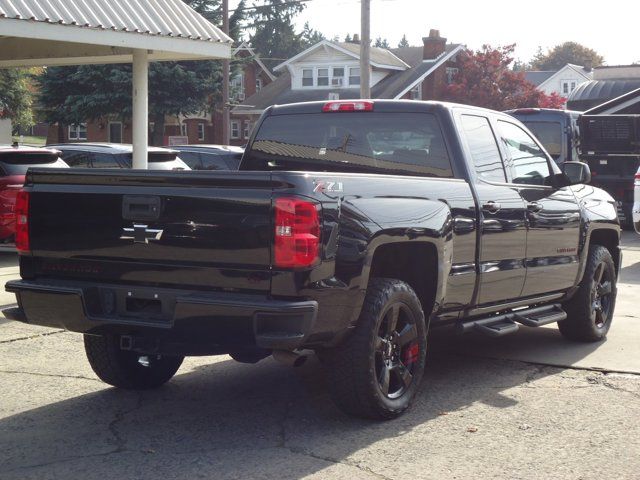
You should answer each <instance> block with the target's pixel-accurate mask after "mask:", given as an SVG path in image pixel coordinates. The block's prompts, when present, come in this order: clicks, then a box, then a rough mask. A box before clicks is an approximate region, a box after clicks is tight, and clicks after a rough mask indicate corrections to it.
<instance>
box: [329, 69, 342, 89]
mask: <svg viewBox="0 0 640 480" xmlns="http://www.w3.org/2000/svg"><path fill="white" fill-rule="evenodd" d="M332 73H333V76H332V78H331V86H333V87H341V86H342V85H344V67H334V68H333V72H332Z"/></svg>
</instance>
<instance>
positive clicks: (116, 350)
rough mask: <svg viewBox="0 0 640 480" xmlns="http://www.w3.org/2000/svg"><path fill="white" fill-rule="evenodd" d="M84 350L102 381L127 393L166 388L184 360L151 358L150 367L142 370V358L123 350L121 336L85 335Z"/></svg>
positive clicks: (149, 359) (148, 357)
mask: <svg viewBox="0 0 640 480" xmlns="http://www.w3.org/2000/svg"><path fill="white" fill-rule="evenodd" d="M84 349H85V352H86V354H87V359H88V360H89V364H90V365H91V368H92V369H93V371H94V372H95V374H96V375H97V376H98V377H99V378H100V380H102V381H103V382H105V383H108V384H109V385H113V386H114V387H118V388H124V389H127V390H148V389H152V388H157V387H159V386H161V385H163V384H165V383H166V382H168V381H169V380H171V378H172V377H173V376H174V375H175V374H176V372H177V371H178V369H179V368H180V365H181V364H182V361H183V360H184V357H179V356H164V355H148V356H146V357H147V358H146V360H147V362H145V363H148V366H143V365H142V364H141V363H140V361H139V360H140V358H141V356H142V354H140V353H137V352H133V351H130V350H121V349H120V337H119V336H118V335H100V336H98V335H85V336H84Z"/></svg>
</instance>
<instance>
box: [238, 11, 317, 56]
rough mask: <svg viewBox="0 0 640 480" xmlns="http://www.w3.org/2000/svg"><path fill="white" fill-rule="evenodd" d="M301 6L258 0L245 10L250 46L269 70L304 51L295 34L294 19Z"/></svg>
mask: <svg viewBox="0 0 640 480" xmlns="http://www.w3.org/2000/svg"><path fill="white" fill-rule="evenodd" d="M304 8H305V5H304V4H303V3H294V2H291V1H290V0H260V3H258V4H255V5H254V8H253V9H252V10H249V11H247V26H248V27H249V29H251V30H252V31H253V34H252V35H251V37H250V41H251V45H252V46H253V48H254V49H255V50H256V51H257V52H258V53H259V54H260V56H261V57H262V60H263V61H264V62H265V64H266V65H267V66H268V67H270V68H273V67H274V66H276V65H277V64H279V63H281V62H282V61H284V60H287V59H289V58H291V57H293V56H294V55H296V54H297V53H299V52H300V51H302V50H303V49H304V40H303V38H302V33H297V32H296V30H295V26H294V23H293V19H294V18H295V16H296V15H297V14H298V13H300V12H301V11H302V10H304Z"/></svg>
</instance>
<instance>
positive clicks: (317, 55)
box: [233, 29, 464, 116]
mask: <svg viewBox="0 0 640 480" xmlns="http://www.w3.org/2000/svg"><path fill="white" fill-rule="evenodd" d="M463 49H464V46H463V45H460V44H450V43H447V39H446V38H443V37H441V36H440V32H439V31H438V30H435V29H432V30H431V31H430V32H429V36H427V37H424V38H423V45H420V46H415V47H403V48H390V49H386V48H376V47H371V52H370V54H371V58H370V64H369V71H370V79H371V84H370V86H371V97H372V98H386V99H401V98H402V99H414V100H418V99H423V100H429V99H434V100H437V99H440V98H441V97H442V95H443V92H444V90H445V88H446V86H447V84H448V83H450V81H451V79H452V78H453V75H454V74H455V72H456V71H457V69H456V63H455V61H456V57H457V55H458V54H459V53H460V52H461V51H462V50H463ZM274 70H275V71H276V72H278V73H280V75H279V77H278V78H277V79H276V80H275V81H274V82H272V83H271V84H269V85H267V86H266V87H265V88H263V89H262V90H260V91H259V92H256V93H255V94H254V95H252V96H250V97H248V98H247V99H246V100H245V101H244V102H243V103H241V104H240V105H239V106H238V107H236V108H234V110H233V113H234V114H244V115H248V116H257V115H260V114H261V113H262V112H263V111H264V109H266V108H268V107H269V106H271V105H276V104H285V103H295V102H305V101H313V100H339V99H350V98H351V99H353V98H359V96H360V81H361V78H362V75H361V72H360V44H359V42H358V39H357V36H356V38H355V39H354V41H353V42H335V41H330V40H323V41H321V42H319V43H317V44H315V45H313V46H311V47H309V48H307V49H306V50H304V51H303V52H300V53H299V54H297V55H295V56H294V57H292V58H290V59H288V60H287V61H285V62H283V63H281V64H280V65H278V66H277V67H275V68H274Z"/></svg>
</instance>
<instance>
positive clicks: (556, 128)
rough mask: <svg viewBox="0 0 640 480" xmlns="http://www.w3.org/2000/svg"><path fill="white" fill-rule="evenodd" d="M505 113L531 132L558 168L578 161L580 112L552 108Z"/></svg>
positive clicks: (525, 109)
mask: <svg viewBox="0 0 640 480" xmlns="http://www.w3.org/2000/svg"><path fill="white" fill-rule="evenodd" d="M506 113H508V114H509V115H511V116H513V117H515V118H517V119H518V120H520V121H521V122H522V123H523V124H524V125H525V126H526V127H527V128H528V129H529V130H530V131H531V132H533V134H534V135H535V136H536V138H537V139H538V140H539V141H540V143H541V144H542V146H543V147H544V148H545V150H546V151H547V152H548V153H549V155H551V158H553V160H554V161H555V162H556V163H557V164H558V166H562V164H563V163H564V162H577V161H579V160H580V156H579V151H578V146H579V143H580V132H579V129H578V118H579V117H580V113H581V112H575V111H571V110H556V109H552V108H519V109H516V110H507V112H506ZM592 173H593V172H592Z"/></svg>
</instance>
